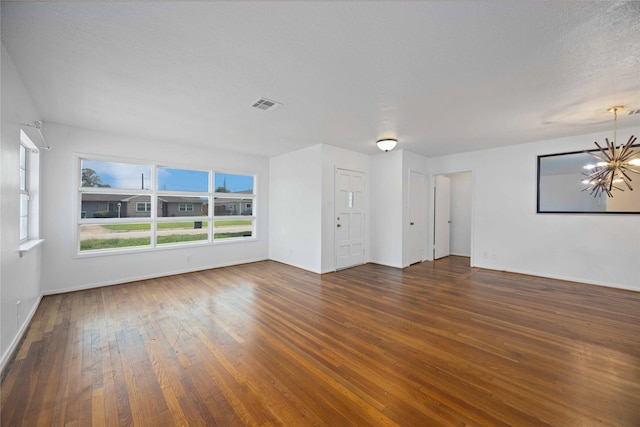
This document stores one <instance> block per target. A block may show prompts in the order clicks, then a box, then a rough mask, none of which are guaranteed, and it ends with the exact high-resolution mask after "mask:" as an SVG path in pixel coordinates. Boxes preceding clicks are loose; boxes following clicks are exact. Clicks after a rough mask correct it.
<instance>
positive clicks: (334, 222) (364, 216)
mask: <svg viewBox="0 0 640 427" xmlns="http://www.w3.org/2000/svg"><path fill="white" fill-rule="evenodd" d="M338 170H343V171H348V172H355V173H358V174H362V179H363V192H362V194H363V198H364V200H363V206H362V221H363V226H362V250H363V261H362V264H355V265H352V266H347V267H338V239H337V236H336V234H337V224H338V220H337V218H338V212H337V211H338V206H337V204H336V191H337V190H338V182H337V179H336V177H337V175H338ZM368 191H369V186H368V183H367V172H366V171H360V170H356V169H353V168H348V167H341V166H338V165H334V166H333V194H332V201H331V204H332V205H333V219H332V221H331V224H332V227H333V232H332V239H333V245H332V246H333V271H338V270H344V269H347V268H351V267H356V266H357V265H363V264H366V263H367V256H368V254H367V242H368V239H369V235H368V230H369V226H368V224H367V220H368V218H367V212H368V206H369V205H368V203H369V193H368Z"/></svg>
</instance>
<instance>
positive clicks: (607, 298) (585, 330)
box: [0, 257, 640, 427]
mask: <svg viewBox="0 0 640 427" xmlns="http://www.w3.org/2000/svg"><path fill="white" fill-rule="evenodd" d="M1 392H2V396H1V402H2V408H1V414H0V424H1V425H2V426H3V427H5V426H20V425H24V426H38V425H54V426H81V427H84V426H91V425H93V426H117V425H120V426H129V425H135V426H216V425H218V426H243V425H248V426H305V425H316V426H448V425H471V426H473V425H481V426H563V427H567V426H595V425H597V426H639V425H640V293H638V292H632V291H623V290H616V289H608V288H603V287H598V286H590V285H584V284H578V283H571V282H562V281H557V280H550V279H544V278H537V277H531V276H524V275H517V274H509V273H503V272H496V271H489V270H482V269H476V268H470V267H469V266H468V259H467V258H461V257H448V258H445V259H443V260H439V261H436V262H425V263H422V264H417V265H414V266H412V267H410V268H408V269H405V270H398V269H393V268H387V267H383V266H379V265H374V264H368V265H363V266H360V267H356V268H352V269H349V270H343V271H340V272H337V273H331V274H326V275H322V276H319V275H316V274H312V273H308V272H305V271H303V270H299V269H296V268H293V267H289V266H286V265H283V264H279V263H276V262H273V261H265V262H258V263H254V264H247V265H241V266H235V267H227V268H221V269H216V270H209V271H203V272H197V273H190V274H184V275H179V276H172V277H165V278H160V279H153V280H146V281H141V282H135V283H129V284H124V285H118V286H109V287H104V288H99V289H92V290H87V291H81V292H73V293H67V294H61V295H54V296H47V297H45V298H43V300H42V302H41V305H40V307H39V308H38V310H37V312H36V314H35V317H34V319H33V321H32V323H31V325H30V327H29V330H28V332H27V334H26V335H25V338H24V340H23V342H22V343H21V345H20V347H19V349H18V350H17V352H16V354H15V358H14V359H13V360H12V361H11V362H10V364H9V365H8V367H7V369H6V370H5V372H4V373H3V378H2V384H1Z"/></svg>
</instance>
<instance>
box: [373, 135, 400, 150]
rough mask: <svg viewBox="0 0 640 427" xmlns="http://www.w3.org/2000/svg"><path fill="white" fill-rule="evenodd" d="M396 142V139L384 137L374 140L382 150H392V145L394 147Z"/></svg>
mask: <svg viewBox="0 0 640 427" xmlns="http://www.w3.org/2000/svg"><path fill="white" fill-rule="evenodd" d="M397 143H398V140H397V139H390V138H385V139H380V140H378V142H376V145H377V146H378V148H379V149H381V150H382V151H389V150H393V147H395V146H396V144H397Z"/></svg>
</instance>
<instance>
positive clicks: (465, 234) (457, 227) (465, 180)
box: [447, 172, 472, 256]
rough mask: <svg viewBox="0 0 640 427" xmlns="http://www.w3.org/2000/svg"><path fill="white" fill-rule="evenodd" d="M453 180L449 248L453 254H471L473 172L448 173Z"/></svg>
mask: <svg viewBox="0 0 640 427" xmlns="http://www.w3.org/2000/svg"><path fill="white" fill-rule="evenodd" d="M447 177H449V179H450V180H451V234H450V241H449V250H450V252H451V254H452V255H460V256H471V189H472V181H471V179H472V175H471V172H460V173H454V174H450V175H447Z"/></svg>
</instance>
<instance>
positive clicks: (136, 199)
mask: <svg viewBox="0 0 640 427" xmlns="http://www.w3.org/2000/svg"><path fill="white" fill-rule="evenodd" d="M80 211H81V213H82V215H81V218H149V217H150V216H151V196H145V195H134V196H132V195H131V194H88V193H82V203H81V207H80Z"/></svg>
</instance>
